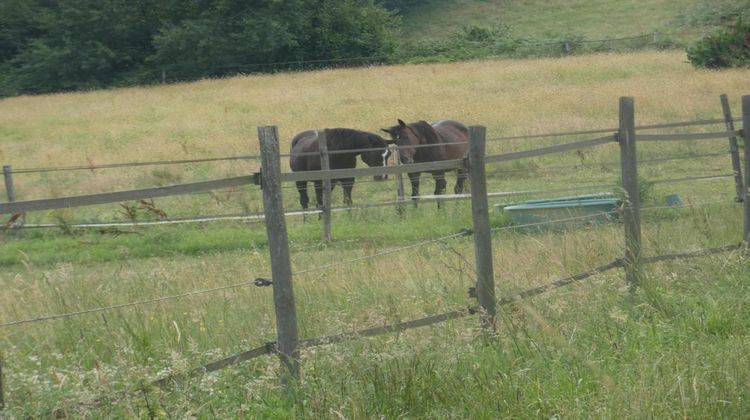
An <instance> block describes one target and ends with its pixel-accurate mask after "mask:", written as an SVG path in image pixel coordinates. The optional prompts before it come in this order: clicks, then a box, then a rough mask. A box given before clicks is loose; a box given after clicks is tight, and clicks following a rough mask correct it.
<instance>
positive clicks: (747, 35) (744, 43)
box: [687, 18, 750, 69]
mask: <svg viewBox="0 0 750 420" xmlns="http://www.w3.org/2000/svg"><path fill="white" fill-rule="evenodd" d="M687 56H688V60H689V61H690V63H692V64H693V66H695V67H703V68H707V69H723V68H730V67H750V23H746V22H743V21H742V18H739V19H737V22H736V23H735V24H734V25H731V26H729V27H728V28H726V29H724V30H722V31H721V32H719V33H718V34H716V35H712V36H708V37H706V38H704V39H703V40H701V41H699V42H697V43H695V44H693V45H692V46H691V47H689V48H688V49H687Z"/></svg>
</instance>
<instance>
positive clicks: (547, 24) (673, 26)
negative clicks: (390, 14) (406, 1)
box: [402, 0, 743, 40]
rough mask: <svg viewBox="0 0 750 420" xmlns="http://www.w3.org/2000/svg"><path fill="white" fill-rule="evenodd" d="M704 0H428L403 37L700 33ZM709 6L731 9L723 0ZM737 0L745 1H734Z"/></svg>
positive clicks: (407, 20) (409, 17)
mask: <svg viewBox="0 0 750 420" xmlns="http://www.w3.org/2000/svg"><path fill="white" fill-rule="evenodd" d="M707 3H708V2H706V1H704V0H654V1H643V0H624V1H611V0H570V1H544V0H520V1H519V0H428V1H424V2H419V4H418V5H414V6H412V7H409V8H405V9H404V10H403V11H402V14H403V20H404V24H403V37H404V38H405V39H409V40H415V39H419V38H438V37H443V36H445V34H446V33H449V32H453V31H457V30H460V29H461V28H462V27H463V26H464V25H467V24H477V25H486V26H494V25H508V26H510V27H511V28H512V30H513V34H514V35H515V36H519V37H535V38H540V37H549V36H559V35H564V34H571V33H575V34H580V35H583V36H584V37H586V38H590V39H595V38H610V37H626V36H634V35H638V34H643V33H651V32H654V31H658V32H662V33H674V32H684V31H686V30H691V31H692V32H698V33H699V32H700V30H702V29H705V27H707V26H710V24H711V22H706V20H705V19H689V18H687V16H689V15H692V14H704V13H706V12H707V7H706V4H707ZM711 3H712V5H713V7H712V8H711V9H713V10H716V9H721V10H725V9H730V8H733V7H734V6H732V5H727V6H724V5H723V3H727V2H723V1H719V2H711ZM733 3H734V4H737V3H743V1H739V2H733Z"/></svg>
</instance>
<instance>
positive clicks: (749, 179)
mask: <svg viewBox="0 0 750 420" xmlns="http://www.w3.org/2000/svg"><path fill="white" fill-rule="evenodd" d="M742 139H743V141H744V143H743V144H744V145H745V150H744V153H745V184H744V188H743V190H742V201H743V202H744V210H745V217H744V230H743V233H742V242H743V243H744V244H745V250H746V251H747V249H748V239H750V197H748V196H750V193H749V192H748V186H750V95H745V96H743V97H742Z"/></svg>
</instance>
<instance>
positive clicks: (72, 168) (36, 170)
mask: <svg viewBox="0 0 750 420" xmlns="http://www.w3.org/2000/svg"><path fill="white" fill-rule="evenodd" d="M231 160H260V156H226V157H216V158H198V159H184V160H155V161H150V162H125V163H105V164H101V165H78V166H58V167H51V168H22V169H15V170H13V173H16V174H31V173H42V172H63V171H83V170H88V171H93V170H97V169H112V168H128V167H138V166H156V165H181V164H188V163H203V162H218V161H231Z"/></svg>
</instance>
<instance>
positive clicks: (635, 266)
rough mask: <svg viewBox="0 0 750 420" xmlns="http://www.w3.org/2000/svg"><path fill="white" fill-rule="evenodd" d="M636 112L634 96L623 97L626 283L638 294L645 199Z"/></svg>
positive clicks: (621, 134)
mask: <svg viewBox="0 0 750 420" xmlns="http://www.w3.org/2000/svg"><path fill="white" fill-rule="evenodd" d="M635 139H636V136H635V111H634V106H633V98H632V97H626V96H623V97H620V128H619V131H618V133H617V140H618V141H619V143H620V165H621V167H622V189H623V193H624V197H623V200H624V202H623V212H622V213H623V221H624V223H625V282H626V283H627V284H628V286H629V288H630V291H631V292H634V291H635V290H636V289H637V288H638V286H639V283H640V277H641V275H640V258H641V214H640V212H641V198H640V193H639V191H638V161H637V155H636V150H635Z"/></svg>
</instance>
